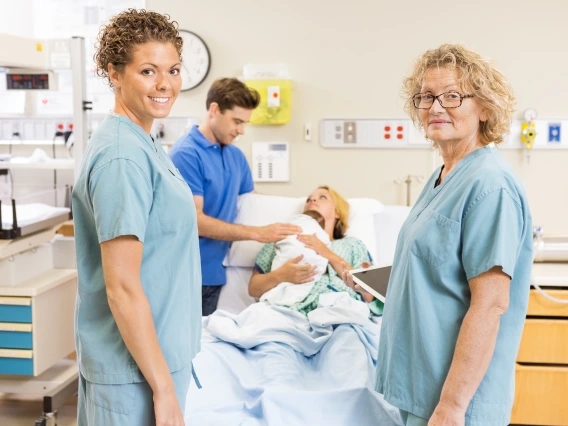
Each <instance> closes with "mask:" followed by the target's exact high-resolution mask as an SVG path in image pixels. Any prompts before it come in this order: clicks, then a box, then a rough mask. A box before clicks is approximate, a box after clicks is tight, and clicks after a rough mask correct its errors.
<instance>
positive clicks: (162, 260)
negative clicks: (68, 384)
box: [73, 115, 201, 384]
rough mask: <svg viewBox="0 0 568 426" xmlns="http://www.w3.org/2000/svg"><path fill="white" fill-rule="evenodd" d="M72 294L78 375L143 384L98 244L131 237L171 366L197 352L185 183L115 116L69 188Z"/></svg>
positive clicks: (97, 135) (196, 285)
mask: <svg viewBox="0 0 568 426" xmlns="http://www.w3.org/2000/svg"><path fill="white" fill-rule="evenodd" d="M73 216H74V222H75V245H76V252H77V270H78V275H79V278H78V291H77V301H76V307H75V342H76V346H77V359H78V362H79V368H80V371H81V374H82V375H83V376H84V377H85V379H86V380H88V381H90V382H93V383H100V384H124V383H135V382H142V381H144V380H145V379H144V376H143V375H142V373H141V372H140V370H139V368H138V367H137V365H136V363H135V361H134V359H133V358H132V355H131V354H130V352H129V351H128V349H127V347H126V345H125V343H124V341H123V339H122V337H121V335H120V332H119V330H118V327H117V325H116V322H115V320H114V317H113V315H112V313H111V311H110V308H109V304H108V300H107V293H106V287H105V282H104V276H103V269H102V263H101V249H100V244H101V243H103V242H105V241H109V240H112V239H114V238H117V237H119V236H122V235H134V236H135V237H136V238H138V240H139V241H140V242H142V243H143V244H144V248H143V258H142V265H141V268H140V279H141V283H142V288H143V290H144V293H145V295H146V297H147V299H148V303H149V304H150V308H151V311H152V319H153V321H154V326H155V329H156V333H157V336H158V341H159V344H160V348H161V350H162V353H163V355H164V357H165V359H166V362H167V364H168V367H169V369H170V372H175V371H178V370H181V369H182V368H184V367H186V366H188V365H190V364H191V360H192V359H193V357H194V356H195V355H196V354H197V352H198V351H199V349H200V337H201V268H200V257H199V242H198V238H199V237H198V234H197V216H196V211H195V205H194V203H193V195H192V193H191V190H190V189H189V187H188V186H187V184H186V183H185V180H184V179H183V178H182V177H181V175H180V174H179V172H178V170H177V169H176V168H175V167H174V165H173V164H172V162H171V161H170V159H169V157H168V156H167V154H166V153H165V152H164V151H163V149H162V147H161V146H160V145H159V144H157V143H156V142H155V141H154V140H153V139H152V138H151V137H150V136H149V135H148V134H147V133H145V132H144V130H143V129H142V128H141V127H140V126H138V125H136V124H134V123H133V122H132V121H130V120H129V119H128V118H126V117H123V116H120V115H109V116H108V117H106V118H105V120H104V121H103V122H102V123H101V125H100V126H99V127H98V128H97V130H96V131H95V132H94V134H93V136H92V137H91V139H90V140H89V145H88V147H87V149H86V152H85V156H84V158H83V164H82V166H81V171H80V174H79V176H78V179H77V182H76V185H75V188H74V190H73Z"/></svg>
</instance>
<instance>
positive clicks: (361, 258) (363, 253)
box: [256, 237, 383, 315]
mask: <svg viewBox="0 0 568 426" xmlns="http://www.w3.org/2000/svg"><path fill="white" fill-rule="evenodd" d="M330 249H331V251H332V252H334V253H335V254H337V255H338V256H339V257H341V258H342V259H343V260H345V261H346V262H347V263H349V264H350V265H351V266H353V267H354V268H360V267H361V265H362V263H363V262H370V261H371V257H370V255H369V252H368V250H367V248H366V247H365V244H363V242H362V241H361V240H358V239H357V238H354V237H344V238H341V239H338V240H333V241H332V242H331V246H330ZM275 256H276V248H275V247H274V244H273V243H270V244H265V245H264V247H263V248H262V250H261V251H260V253H259V254H258V256H257V258H256V269H257V270H258V271H259V272H260V273H263V274H265V273H268V272H271V266H272V261H273V260H274V257H275ZM330 291H344V292H347V293H349V295H350V296H351V297H353V298H354V299H357V300H362V298H361V295H360V294H359V293H357V292H355V291H353V290H352V289H350V288H349V287H347V285H346V284H345V283H344V282H343V279H342V278H341V276H339V275H338V274H337V272H336V271H335V269H333V267H332V266H331V265H329V264H328V265H327V273H326V274H324V275H323V276H322V277H321V279H320V280H318V281H316V282H315V283H314V286H313V287H312V289H311V291H310V292H309V294H308V295H307V296H306V297H305V298H304V300H302V301H301V302H297V303H295V304H294V305H292V306H291V307H290V308H291V309H293V310H295V311H298V312H301V313H302V314H304V315H307V314H308V313H309V312H311V311H313V310H314V309H316V307H317V304H318V300H319V297H320V296H321V295H322V294H324V293H328V292H330ZM369 308H370V309H371V312H373V313H374V314H377V315H380V314H382V308H383V304H382V302H381V301H379V300H374V301H373V302H372V303H369Z"/></svg>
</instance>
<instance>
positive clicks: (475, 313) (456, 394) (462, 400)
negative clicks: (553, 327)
mask: <svg viewBox="0 0 568 426" xmlns="http://www.w3.org/2000/svg"><path fill="white" fill-rule="evenodd" d="M510 281H511V278H510V277H509V276H508V275H507V274H505V273H504V272H503V271H502V268H501V267H500V266H496V267H493V268H491V269H490V270H489V271H487V272H484V273H482V274H481V275H479V276H477V277H475V278H472V279H471V280H469V287H470V290H471V305H470V307H469V309H468V311H467V313H466V315H465V317H464V320H463V322H462V325H461V328H460V332H459V335H458V340H457V343H456V349H455V352H454V357H453V360H452V364H451V366H450V370H449V372H448V376H447V377H446V381H445V382H444V386H443V388H442V394H441V396H440V402H439V403H438V406H437V407H436V409H435V410H434V413H433V414H432V417H431V418H430V421H429V423H428V424H429V425H430V426H436V425H446V424H464V419H465V412H466V410H467V407H468V406H469V404H470V402H471V400H472V398H473V396H474V395H475V392H476V391H477V389H478V387H479V385H480V383H481V381H482V379H483V377H484V376H485V373H486V372H487V369H488V367H489V364H490V362H491V358H492V357H493V352H494V351H495V343H496V340H497V334H498V332H499V323H500V318H501V316H502V315H503V314H504V313H505V312H506V311H507V308H508V306H509V291H510V288H509V287H510ZM452 420H455V421H452Z"/></svg>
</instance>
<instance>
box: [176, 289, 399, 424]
mask: <svg viewBox="0 0 568 426" xmlns="http://www.w3.org/2000/svg"><path fill="white" fill-rule="evenodd" d="M368 315H369V310H368V308H367V306H366V304H364V303H362V302H358V301H356V300H354V299H352V298H351V297H349V295H348V294H347V293H327V294H324V295H322V296H321V297H320V304H319V306H318V309H316V310H314V311H312V312H311V313H310V314H309V316H308V318H306V317H305V316H303V315H302V314H300V313H298V312H294V311H292V310H290V309H287V308H283V307H278V306H271V305H269V304H267V303H257V304H254V305H251V306H250V307H248V308H247V309H245V310H244V311H243V312H242V313H241V314H239V315H235V314H230V313H227V312H220V311H217V312H216V313H214V314H213V315H211V316H210V317H208V318H205V319H204V330H203V331H204V335H203V339H202V351H201V352H200V353H199V354H198V355H197V357H196V358H195V360H194V367H195V371H196V374H197V376H198V379H199V381H200V383H201V385H202V386H203V387H202V389H198V388H197V386H196V384H195V382H192V384H191V385H190V390H189V392H188V396H187V401H186V413H185V421H186V424H189V425H200V426H233V425H234V426H237V425H239V426H261V425H269V426H280V425H282V426H284V425H286V426H290V425H294V426H302V425H306V426H307V425H310V426H312V425H333V426H352V425H358V426H367V425H369V426H371V425H373V426H377V425H380V426H394V425H400V424H401V422H400V415H399V412H398V410H397V409H396V408H394V407H392V406H391V405H389V404H388V403H386V402H385V401H384V399H383V398H382V396H381V395H379V394H377V393H376V392H375V391H374V377H375V375H374V369H375V365H376V359H377V348H378V340H379V331H380V325H378V324H375V323H373V322H372V321H370V320H369V319H368Z"/></svg>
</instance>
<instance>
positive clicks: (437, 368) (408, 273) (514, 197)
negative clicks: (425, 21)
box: [344, 44, 532, 426]
mask: <svg viewBox="0 0 568 426" xmlns="http://www.w3.org/2000/svg"><path fill="white" fill-rule="evenodd" d="M404 93H405V97H406V110H407V112H408V113H409V115H410V117H411V118H412V119H413V121H414V122H415V123H416V124H418V126H419V127H421V128H422V129H423V130H424V132H425V134H426V137H427V138H428V139H430V140H431V141H432V142H433V143H434V145H435V146H436V147H437V148H438V149H439V151H440V155H441V156H442V158H443V161H444V164H443V165H442V166H441V167H440V168H439V169H438V170H436V171H435V172H434V173H433V174H432V176H431V177H430V180H429V181H428V182H427V183H426V186H425V187H424V190H423V191H422V193H421V194H420V196H419V197H418V200H417V201H416V204H415V205H414V207H413V208H412V211H411V212H410V215H409V216H408V218H407V220H406V222H405V223H404V225H403V227H402V229H401V231H400V235H399V237H398V241H397V246H396V252H395V258H394V262H393V266H392V272H391V277H390V281H389V290H388V293H387V300H386V303H385V309H384V317H383V322H382V328H381V338H380V343H379V357H378V360H377V383H376V387H377V391H378V392H379V393H382V394H384V396H385V399H386V400H387V401H388V402H390V403H391V404H393V405H394V406H396V407H398V408H399V409H400V410H401V414H402V417H403V420H405V422H406V424H407V425H413V426H417V425H426V424H428V425H429V426H440V425H449V426H453V425H467V426H473V425H476V426H482V425H485V426H497V425H507V424H508V423H509V418H510V414H511V408H512V405H513V399H514V390H515V386H514V381H515V359H516V355H517V351H518V348H519V344H520V340H521V334H522V331H523V326H524V322H525V314H526V310H527V305H528V296H529V285H530V272H531V264H532V223H531V214H530V210H529V206H528V201H527V196H526V193H525V189H524V187H523V185H522V183H521V181H520V179H519V178H518V177H517V175H516V174H515V172H514V171H513V169H512V168H511V166H510V165H509V164H508V163H507V161H506V160H505V159H504V158H503V156H502V155H501V154H500V153H499V151H498V150H497V149H496V147H495V144H498V143H500V142H502V141H503V135H504V134H505V133H507V131H508V129H509V128H510V125H511V119H512V112H513V105H514V99H515V98H514V96H513V92H512V90H511V87H510V85H509V83H508V82H507V80H506V78H505V77H504V76H503V74H501V73H500V72H499V71H497V70H496V69H495V68H494V67H493V65H492V64H491V63H490V62H489V61H488V60H487V59H485V58H483V57H482V56H481V55H479V54H477V53H476V52H473V51H471V50H469V49H466V48H464V47H463V46H460V45H455V44H446V45H442V46H440V47H439V48H437V49H433V50H429V51H427V52H425V53H424V54H423V55H422V56H421V57H420V58H419V59H418V61H417V62H416V64H415V66H414V69H413V72H412V74H411V75H410V76H409V77H407V78H406V79H405V80H404ZM344 278H345V279H346V280H347V282H348V283H349V284H351V285H352V279H351V276H350V274H349V272H348V271H345V272H344Z"/></svg>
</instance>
